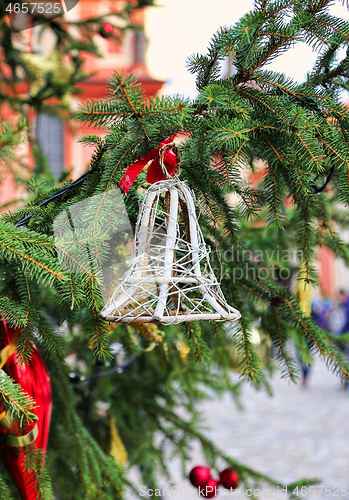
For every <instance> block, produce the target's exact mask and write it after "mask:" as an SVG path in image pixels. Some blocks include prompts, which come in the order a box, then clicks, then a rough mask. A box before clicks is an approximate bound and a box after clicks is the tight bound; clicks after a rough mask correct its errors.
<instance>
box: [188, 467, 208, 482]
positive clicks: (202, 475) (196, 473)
mask: <svg viewBox="0 0 349 500" xmlns="http://www.w3.org/2000/svg"><path fill="white" fill-rule="evenodd" d="M210 478H211V473H210V469H209V468H208V467H203V466H202V465H197V466H196V467H194V469H192V470H191V472H190V474H189V479H190V482H191V484H192V485H193V486H195V487H196V488H199V487H200V486H203V485H204V484H206V483H207V481H208V480H209V479H210Z"/></svg>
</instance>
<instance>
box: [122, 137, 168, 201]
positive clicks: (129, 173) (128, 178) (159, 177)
mask: <svg viewBox="0 0 349 500" xmlns="http://www.w3.org/2000/svg"><path fill="white" fill-rule="evenodd" d="M174 138H175V134H173V135H171V136H170V137H168V138H167V139H165V140H164V141H161V142H160V144H159V146H158V147H157V148H155V149H152V150H151V151H148V153H147V154H146V155H144V156H143V157H142V158H140V159H139V160H137V161H135V162H134V163H132V165H130V166H129V167H128V169H127V170H126V172H125V175H124V176H123V178H122V179H121V181H120V183H119V186H120V187H121V189H123V190H124V191H125V193H126V194H127V193H128V192H129V190H130V188H131V186H132V184H133V183H134V181H135V179H136V177H137V175H138V174H139V173H140V172H141V171H142V170H143V168H144V167H146V166H147V165H148V164H149V165H148V170H147V178H146V180H147V182H149V184H154V182H158V181H163V180H165V179H166V175H165V174H164V173H163V171H162V168H161V165H160V158H159V151H160V149H161V148H162V146H164V145H165V144H169V143H170V142H173V140H174ZM164 165H165V167H166V169H167V172H168V173H169V174H170V175H171V176H173V175H174V173H175V170H176V166H177V157H176V155H175V153H174V152H173V151H172V149H170V148H168V149H166V151H165V153H164Z"/></svg>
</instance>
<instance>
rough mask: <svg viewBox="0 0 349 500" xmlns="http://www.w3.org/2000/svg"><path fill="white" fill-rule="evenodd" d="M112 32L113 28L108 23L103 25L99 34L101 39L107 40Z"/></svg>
mask: <svg viewBox="0 0 349 500" xmlns="http://www.w3.org/2000/svg"><path fill="white" fill-rule="evenodd" d="M113 31H114V26H113V25H112V24H110V23H103V24H102V26H101V27H100V29H99V34H100V35H101V37H102V38H109V35H110V34H111V33H112V32H113Z"/></svg>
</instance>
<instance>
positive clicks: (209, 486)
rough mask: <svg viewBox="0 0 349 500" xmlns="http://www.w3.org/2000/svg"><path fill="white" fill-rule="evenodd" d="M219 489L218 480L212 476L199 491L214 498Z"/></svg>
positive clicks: (204, 495) (207, 496)
mask: <svg viewBox="0 0 349 500" xmlns="http://www.w3.org/2000/svg"><path fill="white" fill-rule="evenodd" d="M218 491H219V488H218V482H217V481H216V480H215V479H213V477H211V478H210V479H209V480H208V481H207V483H206V484H205V485H202V486H201V488H199V493H200V495H202V496H203V497H205V498H213V497H215V496H216V495H217V493H218Z"/></svg>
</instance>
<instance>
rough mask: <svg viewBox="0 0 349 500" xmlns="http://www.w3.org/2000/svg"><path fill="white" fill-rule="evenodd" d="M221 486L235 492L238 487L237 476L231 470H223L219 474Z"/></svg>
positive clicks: (238, 479)
mask: <svg viewBox="0 0 349 500" xmlns="http://www.w3.org/2000/svg"><path fill="white" fill-rule="evenodd" d="M219 477H220V480H221V485H222V486H224V488H227V490H235V489H236V488H237V487H238V486H239V482H240V478H239V474H238V473H237V472H236V471H235V470H233V469H230V468H228V469H224V470H223V471H222V472H220V473H219Z"/></svg>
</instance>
